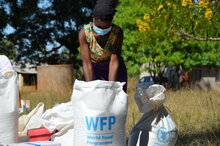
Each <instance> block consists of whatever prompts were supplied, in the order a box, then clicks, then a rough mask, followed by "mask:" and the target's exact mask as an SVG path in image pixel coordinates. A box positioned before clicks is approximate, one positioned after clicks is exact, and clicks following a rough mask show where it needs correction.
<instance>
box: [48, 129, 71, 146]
mask: <svg viewBox="0 0 220 146" xmlns="http://www.w3.org/2000/svg"><path fill="white" fill-rule="evenodd" d="M73 138H74V129H68V131H67V132H65V133H64V134H63V135H56V133H55V135H52V137H51V140H52V141H54V142H58V143H60V144H61V146H73V145H74V143H73V142H74V139H73Z"/></svg>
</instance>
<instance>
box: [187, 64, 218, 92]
mask: <svg viewBox="0 0 220 146" xmlns="http://www.w3.org/2000/svg"><path fill="white" fill-rule="evenodd" d="M219 81H220V69H218V68H208V67H198V68H196V69H194V70H193V71H192V72H191V73H190V85H191V87H194V88H198V89H220V86H219V84H218V82H219Z"/></svg>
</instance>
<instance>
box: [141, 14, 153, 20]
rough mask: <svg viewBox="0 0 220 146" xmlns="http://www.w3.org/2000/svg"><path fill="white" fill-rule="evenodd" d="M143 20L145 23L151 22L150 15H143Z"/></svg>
mask: <svg viewBox="0 0 220 146" xmlns="http://www.w3.org/2000/svg"><path fill="white" fill-rule="evenodd" d="M143 18H144V20H146V21H150V20H151V18H150V15H149V14H147V13H146V14H145V15H144V17H143Z"/></svg>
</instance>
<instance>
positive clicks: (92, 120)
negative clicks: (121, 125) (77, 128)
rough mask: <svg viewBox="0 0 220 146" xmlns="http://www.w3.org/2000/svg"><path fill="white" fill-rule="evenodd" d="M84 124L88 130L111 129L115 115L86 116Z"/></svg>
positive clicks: (114, 121)
mask: <svg viewBox="0 0 220 146" xmlns="http://www.w3.org/2000/svg"><path fill="white" fill-rule="evenodd" d="M85 118H86V126H87V130H88V131H97V130H98V131H104V130H112V127H113V125H114V124H115V123H116V117H115V116H110V117H88V116H86V117H85Z"/></svg>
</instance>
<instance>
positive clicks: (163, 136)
mask: <svg viewBox="0 0 220 146" xmlns="http://www.w3.org/2000/svg"><path fill="white" fill-rule="evenodd" d="M170 138H171V133H170V132H169V131H167V129H166V128H165V127H160V128H159V129H158V131H157V140H158V141H160V142H162V143H167V142H169V140H170Z"/></svg>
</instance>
